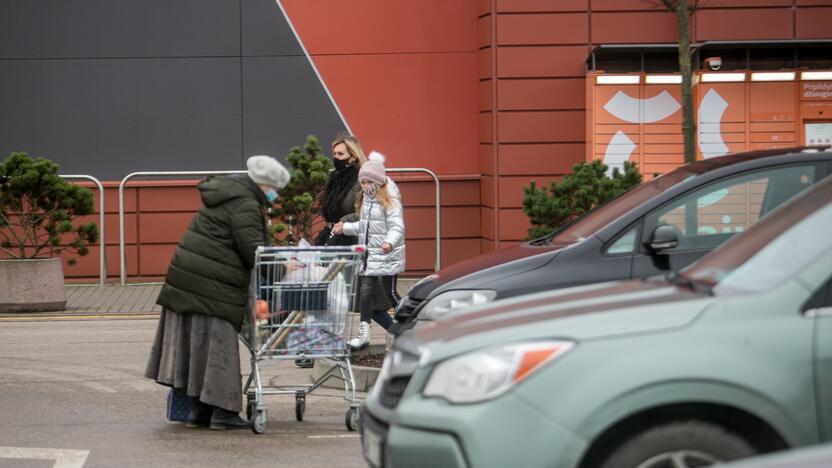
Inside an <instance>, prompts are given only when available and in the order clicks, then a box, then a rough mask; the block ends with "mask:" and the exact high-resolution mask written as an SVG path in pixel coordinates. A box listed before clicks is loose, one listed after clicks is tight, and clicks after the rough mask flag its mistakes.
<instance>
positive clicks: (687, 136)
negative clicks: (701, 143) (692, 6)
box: [674, 0, 696, 163]
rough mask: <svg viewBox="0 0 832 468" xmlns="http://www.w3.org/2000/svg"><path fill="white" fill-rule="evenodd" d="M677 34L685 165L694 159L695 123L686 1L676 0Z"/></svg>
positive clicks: (688, 12)
mask: <svg viewBox="0 0 832 468" xmlns="http://www.w3.org/2000/svg"><path fill="white" fill-rule="evenodd" d="M674 13H676V23H677V26H678V33H679V72H680V73H681V74H682V89H681V92H682V138H683V141H684V151H685V153H684V154H685V163H690V162H693V161H694V160H695V159H696V121H694V119H693V72H692V70H691V63H690V35H689V30H690V11H689V9H688V1H687V0H676V3H675V11H674Z"/></svg>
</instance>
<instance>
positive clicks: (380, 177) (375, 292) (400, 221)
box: [332, 151, 404, 349]
mask: <svg viewBox="0 0 832 468" xmlns="http://www.w3.org/2000/svg"><path fill="white" fill-rule="evenodd" d="M367 159H368V161H367V162H366V163H364V164H363V165H362V166H361V170H360V171H359V172H358V182H359V184H361V191H362V196H361V197H360V198H361V200H360V201H359V202H357V203H360V204H359V208H358V212H359V215H360V218H359V220H358V221H357V222H352V223H337V224H335V225H334V226H333V227H332V232H334V233H335V234H341V233H343V234H346V235H352V236H355V235H357V236H358V243H359V244H364V245H365V246H367V254H366V255H365V256H364V260H363V261H362V264H361V266H360V267H359V287H358V310H359V312H360V313H361V324H360V327H359V332H358V336H357V337H356V338H353V339H352V340H350V346H351V347H352V348H354V349H362V348H365V347H367V345H369V343H370V319H371V318H372V319H373V320H375V321H376V323H378V324H379V325H381V327H382V328H384V329H385V330H387V329H388V328H389V327H390V325H391V324H392V323H393V319H392V318H391V317H390V315H389V314H388V313H387V310H388V309H389V308H391V307H392V308H395V307H396V305H397V304H398V302H399V300H400V299H401V298H400V297H399V295H398V293H397V292H396V280H397V278H398V275H399V273H401V272H402V271H404V217H403V216H402V203H401V200H400V195H399V190H398V188H396V187H395V184H394V183H393V181H392V180H390V179H389V178H388V177H387V176H386V175H385V172H384V156H383V155H382V154H380V153H377V152H375V151H373V152H371V153H370V155H369V156H368V158H367Z"/></svg>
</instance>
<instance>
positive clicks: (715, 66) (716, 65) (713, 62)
mask: <svg viewBox="0 0 832 468" xmlns="http://www.w3.org/2000/svg"><path fill="white" fill-rule="evenodd" d="M705 65H707V66H708V68H710V69H711V70H713V71H717V70H719V69H720V68H722V58H721V57H709V58H706V59H705Z"/></svg>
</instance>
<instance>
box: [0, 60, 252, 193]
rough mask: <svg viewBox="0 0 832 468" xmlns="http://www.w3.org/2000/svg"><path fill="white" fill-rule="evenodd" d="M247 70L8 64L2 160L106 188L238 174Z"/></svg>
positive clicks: (4, 66) (1, 90)
mask: <svg viewBox="0 0 832 468" xmlns="http://www.w3.org/2000/svg"><path fill="white" fill-rule="evenodd" d="M239 61H240V59H239V58H212V59H128V60H48V61H45V60H33V61H24V60H11V61H0V83H2V86H0V109H2V111H0V155H3V156H6V155H8V154H9V153H10V152H12V151H27V152H29V153H30V154H32V155H38V156H45V157H48V158H50V159H53V160H54V161H56V162H58V163H60V164H61V166H62V169H61V171H62V172H63V173H69V172H71V173H81V174H92V175H94V176H96V177H98V178H100V179H106V180H115V179H120V178H121V177H123V176H124V175H126V174H127V173H129V172H133V171H139V170H186V169H190V170H194V169H236V168H240V167H242V166H241V164H242V161H241V157H240V148H241V136H240V134H241V128H240V63H239Z"/></svg>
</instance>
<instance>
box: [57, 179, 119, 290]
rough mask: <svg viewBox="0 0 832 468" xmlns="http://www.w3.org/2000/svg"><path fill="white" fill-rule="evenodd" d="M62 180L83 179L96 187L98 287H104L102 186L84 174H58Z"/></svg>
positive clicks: (105, 249) (105, 262) (104, 253)
mask: <svg viewBox="0 0 832 468" xmlns="http://www.w3.org/2000/svg"><path fill="white" fill-rule="evenodd" d="M58 175H59V176H60V177H61V178H63V179H76V180H77V179H84V180H89V181H92V182H93V183H94V184H95V185H96V186H97V187H98V249H99V250H100V252H99V257H100V258H99V259H98V285H99V286H104V282H105V281H106V279H107V261H106V252H107V248H106V244H105V241H104V186H103V185H101V181H100V180H98V179H96V178H95V177H93V176H91V175H86V174H80V175H78V174H75V175H65V174H58Z"/></svg>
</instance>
